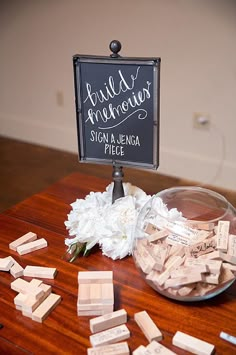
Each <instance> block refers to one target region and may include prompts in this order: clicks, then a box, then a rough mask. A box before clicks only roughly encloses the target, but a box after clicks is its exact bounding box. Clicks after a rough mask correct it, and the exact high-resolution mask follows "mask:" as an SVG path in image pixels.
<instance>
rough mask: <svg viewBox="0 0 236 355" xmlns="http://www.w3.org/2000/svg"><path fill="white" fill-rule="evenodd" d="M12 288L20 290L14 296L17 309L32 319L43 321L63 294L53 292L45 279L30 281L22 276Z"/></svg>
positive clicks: (12, 284)
mask: <svg viewBox="0 0 236 355" xmlns="http://www.w3.org/2000/svg"><path fill="white" fill-rule="evenodd" d="M11 289H12V290H14V291H16V292H18V295H17V296H16V297H15V298H14V304H15V307H16V309H18V310H21V311H22V314H23V315H24V316H26V317H29V318H31V319H32V320H34V321H36V322H39V323H42V322H43V320H44V319H45V318H46V317H47V316H48V315H49V313H50V312H51V311H52V310H53V309H54V308H55V307H56V306H57V305H58V303H59V302H60V301H61V296H59V295H56V294H55V293H52V292H51V291H52V287H51V286H50V285H46V284H44V283H43V281H41V280H38V279H32V280H31V281H30V282H28V281H25V280H23V279H21V278H18V279H16V280H14V281H13V282H12V283H11Z"/></svg>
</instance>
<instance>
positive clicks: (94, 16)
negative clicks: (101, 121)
mask: <svg viewBox="0 0 236 355" xmlns="http://www.w3.org/2000/svg"><path fill="white" fill-rule="evenodd" d="M235 38H236V1H235V0H123V1H122V0H120V1H117V0H99V1H92V0H86V1H85V0H84V1H83V0H77V1H76V0H40V1H37V0H20V1H19V0H0V48H1V55H0V134H2V135H6V136H10V137H13V138H17V139H21V140H25V141H30V142H35V143H39V144H43V145H47V146H51V147H55V148H59V149H63V150H67V151H71V152H76V151H77V138H76V120H75V107H74V89H73V73H72V55H73V54H76V53H79V54H99V55H109V54H110V53H109V49H108V47H109V43H110V41H111V40H112V39H118V40H120V41H121V43H122V45H123V47H122V51H121V55H123V56H146V57H148V56H151V57H155V56H160V57H161V58H162V64H161V137H160V138H161V141H160V144H161V149H160V167H159V169H158V171H159V172H161V173H165V174H169V175H173V176H179V177H184V178H188V179H193V180H195V181H197V182H200V183H209V182H210V183H212V184H214V185H216V186H223V187H225V188H232V189H234V190H235V189H236V159H235V155H236V140H235V133H236V98H235V96H236V65H235V64H236V46H235V43H236V42H235ZM194 112H203V113H208V114H209V115H210V118H211V123H212V124H211V128H210V130H209V131H201V130H196V129H194V128H193V124H192V117H193V114H194Z"/></svg>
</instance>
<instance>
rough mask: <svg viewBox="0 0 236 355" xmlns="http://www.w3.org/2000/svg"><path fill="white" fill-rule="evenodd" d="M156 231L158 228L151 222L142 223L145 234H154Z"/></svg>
mask: <svg viewBox="0 0 236 355" xmlns="http://www.w3.org/2000/svg"><path fill="white" fill-rule="evenodd" d="M158 231H159V229H158V228H157V227H156V226H154V224H152V223H147V224H145V225H144V232H145V233H147V234H154V233H156V232H158Z"/></svg>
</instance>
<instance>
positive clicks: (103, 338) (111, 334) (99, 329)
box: [87, 309, 215, 355]
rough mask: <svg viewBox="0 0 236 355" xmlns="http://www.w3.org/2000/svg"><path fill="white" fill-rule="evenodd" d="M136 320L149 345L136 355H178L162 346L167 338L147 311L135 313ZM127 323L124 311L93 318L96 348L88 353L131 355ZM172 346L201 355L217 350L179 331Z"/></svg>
mask: <svg viewBox="0 0 236 355" xmlns="http://www.w3.org/2000/svg"><path fill="white" fill-rule="evenodd" d="M134 320H135V321H136V323H137V324H138V326H139V327H140V329H141V330H142V332H143V334H144V335H145V337H146V338H147V340H148V342H149V343H148V345H147V346H144V345H140V346H139V347H138V348H137V349H135V350H134V351H133V354H134V355H146V354H148V355H155V354H160V355H176V353H175V352H173V351H171V350H170V349H168V348H167V347H166V346H164V345H162V344H161V343H160V341H161V340H163V335H162V333H161V331H160V330H159V328H158V327H157V326H156V324H155V323H154V322H153V320H152V319H151V317H150V316H149V314H148V313H147V312H146V311H141V312H138V313H135V314H134ZM126 322H127V312H126V311H125V310H124V309H121V310H118V311H114V312H112V313H109V314H106V315H104V316H100V317H96V318H92V319H90V321H89V325H90V330H91V332H92V333H93V334H92V335H91V336H90V343H91V345H92V348H88V349H87V354H88V355H106V354H107V355H110V354H113V355H128V354H130V350H129V346H128V343H127V342H124V340H126V339H128V338H129V337H130V332H129V329H128V328H127V326H126V324H125V323H126ZM172 344H173V345H175V346H177V347H179V348H181V349H184V350H187V351H190V352H193V353H194V354H201V355H211V354H212V353H213V352H214V349H215V347H214V345H212V344H210V343H207V342H205V341H203V340H201V339H198V338H195V337H193V336H190V335H188V334H185V333H183V332H179V331H177V332H176V334H175V335H174V337H173V338H172Z"/></svg>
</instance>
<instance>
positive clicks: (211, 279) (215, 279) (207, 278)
mask: <svg viewBox="0 0 236 355" xmlns="http://www.w3.org/2000/svg"><path fill="white" fill-rule="evenodd" d="M219 277H220V274H206V275H204V274H202V281H203V282H207V283H209V284H214V285H218V283H219Z"/></svg>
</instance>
